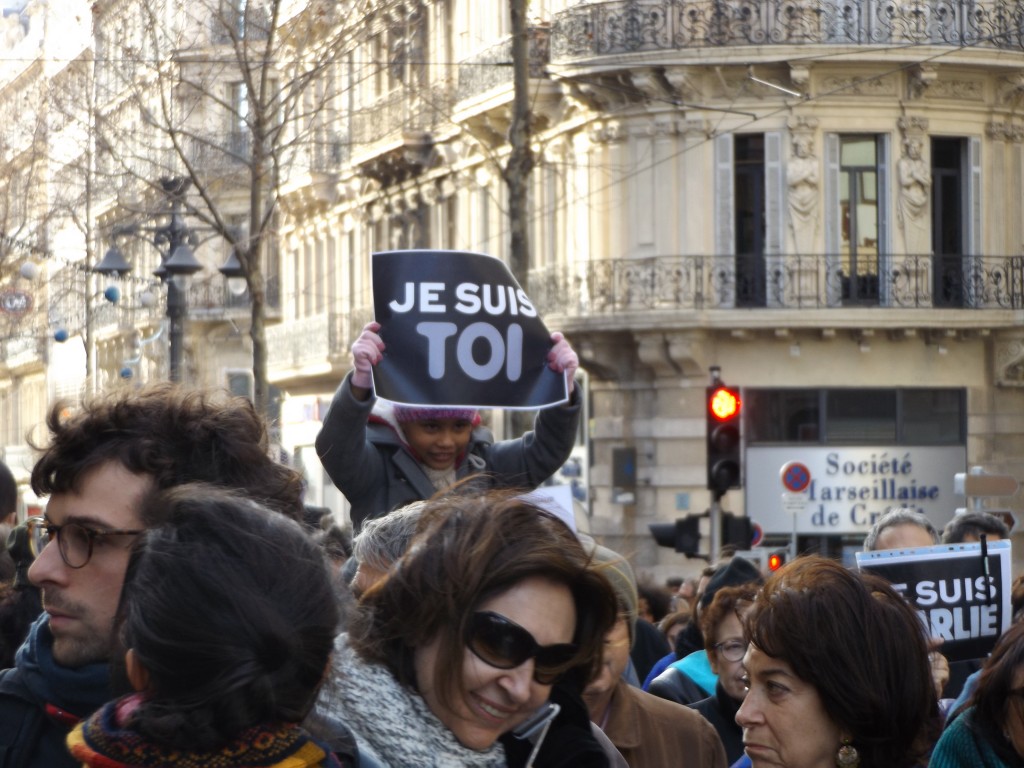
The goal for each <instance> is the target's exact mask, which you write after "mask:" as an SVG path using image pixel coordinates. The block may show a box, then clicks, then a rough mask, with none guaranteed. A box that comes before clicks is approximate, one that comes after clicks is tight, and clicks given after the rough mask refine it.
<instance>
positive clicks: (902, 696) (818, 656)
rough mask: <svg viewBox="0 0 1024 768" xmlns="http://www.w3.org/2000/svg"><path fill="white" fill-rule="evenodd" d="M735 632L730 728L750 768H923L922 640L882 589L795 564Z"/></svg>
mask: <svg viewBox="0 0 1024 768" xmlns="http://www.w3.org/2000/svg"><path fill="white" fill-rule="evenodd" d="M745 628H746V634H747V639H748V640H749V642H750V646H749V647H748V649H747V652H746V655H745V657H744V660H743V666H744V668H745V669H746V673H747V677H746V683H747V695H746V697H745V698H744V700H743V704H742V705H741V706H740V708H739V711H738V712H737V713H736V722H737V723H738V724H739V725H740V726H741V727H742V728H743V746H744V751H745V752H746V754H747V756H748V757H750V760H751V762H752V764H753V766H754V768H762V766H769V765H770V766H776V768H778V767H779V766H785V768H835V766H840V768H854V766H860V768H910V767H911V766H915V765H918V764H922V765H923V764H924V763H925V762H926V761H925V759H924V758H925V755H926V754H927V751H928V749H929V747H930V746H931V743H932V736H933V734H934V732H935V729H936V728H937V726H938V722H939V721H938V717H939V716H938V708H937V703H936V698H935V687H934V685H933V683H932V674H931V666H930V664H929V662H928V646H927V642H926V637H925V634H924V629H923V627H922V625H921V622H920V620H919V619H918V617H917V614H916V613H915V612H914V609H913V608H912V607H911V606H910V604H909V603H907V601H906V600H904V599H903V597H901V596H900V595H899V593H897V592H896V591H895V590H893V589H892V587H890V586H889V584H887V583H886V582H885V581H883V580H882V579H879V578H878V577H876V576H872V575H869V574H858V573H854V572H851V571H849V570H847V569H846V568H844V567H843V566H842V565H840V564H839V563H837V562H835V561H833V560H828V559H825V558H822V557H802V558H798V559H796V560H794V561H792V562H791V563H789V564H788V565H786V566H785V567H783V568H782V569H781V570H779V571H776V572H775V574H773V575H772V576H771V577H770V578H769V579H768V581H767V582H766V583H765V585H764V587H763V589H762V590H761V592H759V593H758V595H757V598H756V599H755V601H754V605H753V606H752V607H751V609H750V611H749V613H748V614H747V616H746V620H745Z"/></svg>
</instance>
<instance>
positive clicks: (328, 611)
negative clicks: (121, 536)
mask: <svg viewBox="0 0 1024 768" xmlns="http://www.w3.org/2000/svg"><path fill="white" fill-rule="evenodd" d="M145 503H148V504H153V505H161V506H164V507H165V508H166V512H167V515H166V519H167V520H168V522H167V523H165V524H163V525H160V526H159V527H156V528H152V529H150V530H148V531H146V532H144V533H143V534H142V535H141V536H140V537H139V539H138V541H137V543H136V546H135V549H134V550H133V551H132V554H131V559H130V560H129V564H128V570H127V573H126V575H125V583H124V588H123V591H122V594H121V602H120V604H119V607H118V613H117V631H118V636H119V638H120V641H121V643H122V645H123V647H124V649H125V653H124V657H123V658H124V676H125V677H126V679H127V681H128V682H129V683H130V684H131V686H132V687H133V688H134V689H135V693H131V694H129V695H126V696H123V697H121V698H118V699H115V700H114V701H112V702H110V703H108V704H106V705H105V706H103V707H102V708H101V709H100V710H99V711H97V712H96V713H95V714H94V715H92V716H91V717H90V718H89V719H88V720H86V721H85V722H84V723H82V724H80V725H79V726H77V727H76V728H75V729H74V730H73V731H72V732H71V734H70V735H69V736H68V747H69V749H70V750H71V753H72V755H73V756H74V757H75V758H76V759H77V760H79V761H80V762H81V763H82V764H83V765H84V766H89V767H91V768H120V766H125V768H128V766H131V768H148V767H149V766H154V767H155V766H167V767H168V768H169V767H172V766H189V767H191V766H210V765H216V766H220V767H221V768H232V767H234V766H237V767H239V768H240V767H241V766H246V767H253V766H267V767H268V768H270V767H272V766H278V767H279V768H285V766H286V767H287V768H340V766H342V765H343V764H342V763H341V762H340V761H339V759H338V757H336V756H335V754H334V751H333V750H332V748H330V747H327V746H325V745H323V744H320V743H319V742H317V741H315V740H314V739H313V738H312V737H310V736H309V735H308V734H307V733H306V732H305V731H304V730H303V729H302V728H301V727H300V726H299V723H300V722H301V721H302V720H303V718H304V717H305V715H306V714H307V712H308V711H309V709H310V708H311V707H312V705H313V702H314V700H315V698H316V694H317V691H318V689H319V687H320V684H321V681H322V680H323V676H324V672H325V669H326V667H327V664H328V661H329V658H330V654H331V650H332V647H333V642H334V637H335V633H336V631H337V624H338V620H339V617H338V608H337V604H336V602H335V598H334V594H333V592H332V588H331V581H330V576H329V572H328V569H327V564H326V562H325V561H324V558H323V556H322V554H321V552H320V551H319V549H318V547H317V545H316V544H315V543H314V542H313V541H312V539H311V538H310V537H308V536H307V535H306V533H305V532H304V531H303V530H302V529H301V528H300V526H299V525H298V524H297V523H296V522H294V521H292V520H289V519H287V518H286V517H284V516H283V515H281V514H279V513H276V512H270V511H268V510H267V509H265V508H264V507H261V506H258V505H257V504H256V503H254V502H252V501H249V500H245V499H242V498H241V497H239V496H237V495H234V494H232V493H230V492H228V491H223V490H217V489H214V488H211V487H208V486H201V485H193V486H188V485H185V486H180V487H178V488H174V489H170V490H166V491H161V492H159V493H155V494H154V495H152V496H151V497H150V498H148V499H147V500H146V502H145ZM346 757H354V756H353V755H348V754H346ZM346 764H351V763H346Z"/></svg>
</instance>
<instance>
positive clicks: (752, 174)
mask: <svg viewBox="0 0 1024 768" xmlns="http://www.w3.org/2000/svg"><path fill="white" fill-rule="evenodd" d="M733 153H734V154H733V190H734V195H735V205H736V210H735V216H736V224H735V227H736V305H737V306H740V307H763V306H764V305H765V282H764V278H765V264H764V251H765V234H766V232H765V172H764V134H763V133H752V134H742V135H739V136H736V137H735V143H734V144H733Z"/></svg>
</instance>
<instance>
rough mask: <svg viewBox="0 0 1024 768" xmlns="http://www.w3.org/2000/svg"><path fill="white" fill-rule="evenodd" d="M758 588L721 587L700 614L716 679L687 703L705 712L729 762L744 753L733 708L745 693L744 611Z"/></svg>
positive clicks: (737, 707)
mask: <svg viewBox="0 0 1024 768" xmlns="http://www.w3.org/2000/svg"><path fill="white" fill-rule="evenodd" d="M758 589H760V585H759V584H757V583H756V582H750V583H748V584H743V585H740V586H738V587H724V588H723V589H720V590H718V592H716V593H715V597H714V599H713V600H712V601H711V604H710V605H708V607H707V608H705V609H704V612H703V613H702V614H701V617H700V628H701V633H702V634H703V635H704V642H705V648H706V649H707V652H708V661H709V662H710V663H711V670H712V671H713V672H714V673H715V674H716V675H717V676H718V680H717V682H716V683H715V693H714V695H712V696H709V697H708V698H706V699H702V700H701V701H698V702H695V703H693V704H690V705H689V706H690V708H691V709H695V710H697V711H698V712H700V714H702V715H704V717H705V718H706V719H707V720H708V722H710V723H711V725H713V726H714V728H715V730H716V731H718V736H719V738H721V740H722V744H723V745H724V746H725V757H726V759H727V760H728V762H729V765H732V764H733V763H735V762H736V761H737V760H739V759H740V758H741V757H743V729H742V728H740V727H739V726H738V725H737V724H736V710H738V709H739V708H740V704H742V703H743V697H744V696H745V695H746V693H747V687H746V683H745V682H744V675H745V673H744V671H743V655H744V654H745V653H746V652H747V641H746V639H745V638H744V636H743V612H744V611H745V610H746V609H747V608H749V607H750V604H751V603H752V602H753V600H754V596H755V595H756V594H757V590H758Z"/></svg>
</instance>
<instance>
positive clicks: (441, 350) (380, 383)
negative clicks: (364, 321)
mask: <svg viewBox="0 0 1024 768" xmlns="http://www.w3.org/2000/svg"><path fill="white" fill-rule="evenodd" d="M372 273H373V310H374V317H375V319H376V320H377V322H378V323H380V325H381V329H380V337H381V339H383V341H384V344H385V345H386V349H385V351H384V358H383V359H382V360H381V361H380V362H379V363H378V364H377V365H375V366H374V369H373V388H374V392H375V394H376V395H377V396H378V397H383V398H386V399H388V400H393V401H395V402H398V403H407V404H416V405H460V406H472V407H481V408H512V409H516V408H518V409H529V408H543V407H545V406H549V405H555V404H557V403H562V402H565V401H566V400H567V399H568V386H567V383H566V381H565V376H564V375H561V374H557V373H555V372H554V371H552V370H551V369H550V368H548V363H547V353H548V352H549V351H550V349H551V334H550V332H549V331H548V330H547V328H545V327H544V323H543V322H542V321H541V319H540V317H539V316H538V313H537V310H536V308H535V307H534V306H533V304H532V303H531V302H530V299H529V297H528V296H527V295H526V292H525V291H523V289H522V288H520V286H519V284H518V283H517V282H516V280H515V278H514V277H513V276H512V273H511V272H510V271H509V269H508V267H507V266H506V265H505V264H504V262H502V261H501V260H500V259H496V258H494V257H492V256H486V255H484V254H479V253H466V252H462V251H429V250H428V251H387V252H383V253H375V254H373V258H372Z"/></svg>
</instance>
